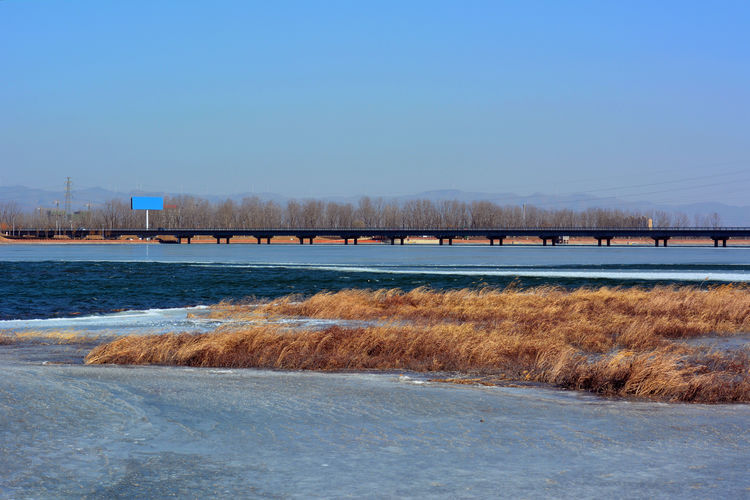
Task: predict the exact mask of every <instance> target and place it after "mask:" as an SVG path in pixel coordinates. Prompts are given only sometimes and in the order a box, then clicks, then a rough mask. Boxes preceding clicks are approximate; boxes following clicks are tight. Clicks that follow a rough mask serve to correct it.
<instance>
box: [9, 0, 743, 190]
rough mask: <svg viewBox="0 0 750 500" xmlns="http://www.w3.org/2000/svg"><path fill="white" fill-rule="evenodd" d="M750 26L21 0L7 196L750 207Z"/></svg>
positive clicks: (662, 17)
mask: <svg viewBox="0 0 750 500" xmlns="http://www.w3.org/2000/svg"><path fill="white" fill-rule="evenodd" d="M748 26H750V2H747V1H738V2H731V1H720V2H705V1H700V2H691V1H685V0H683V1H676V2H666V1H659V2H654V1H643V2H637V1H621V2H609V1H591V2H574V1H565V2H562V1H549V2H545V1H518V2H504V1H499V0H495V1H486V2H483V1H471V0H464V1H458V0H457V1H454V2H442V1H404V0H400V1H392V2H390V1H378V2H364V1H362V2H360V1H342V2H335V1H318V2H315V1H305V2H293V1H283V0H280V1H263V2H249V1H215V2H214V1H200V2H198V1H184V0H180V1H177V0H175V1H158V0H143V1H132V0H131V1H119V2H111V1H103V0H91V1H75V0H67V1H42V0H36V1H21V0H5V1H0V47H1V49H0V75H1V76H2V80H1V81H2V84H1V85H0V162H2V167H1V168H0V184H1V185H14V184H23V185H27V186H34V187H44V188H52V189H61V186H62V183H63V181H64V177H65V176H67V175H70V176H71V177H72V178H73V180H74V182H75V183H76V185H77V186H79V187H82V186H102V187H107V188H117V189H120V190H129V189H132V188H137V187H139V186H141V187H143V188H144V189H152V190H164V191H170V192H193V193H198V194H209V193H213V194H229V193H235V192H243V191H271V192H277V193H281V194H285V195H291V196H328V195H360V194H369V195H390V194H405V193H413V192H419V191H424V190H430V189H445V188H455V189H461V190H465V191H484V192H517V193H519V194H524V193H531V192H535V191H541V192H546V193H553V194H554V193H557V194H563V193H571V192H581V191H592V194H596V193H597V190H602V191H601V194H603V195H605V196H613V195H619V196H622V197H623V198H626V199H627V198H638V197H641V198H652V199H654V200H655V201H660V200H661V201H667V202H670V201H707V200H718V201H725V202H728V203H734V204H740V203H747V200H748V196H747V193H748V190H749V189H750V29H748ZM652 183H653V186H649V184H652ZM641 185H643V186H641ZM632 186H641V187H632ZM699 186H702V187H699ZM667 190H673V192H671V193H666V192H664V191H667Z"/></svg>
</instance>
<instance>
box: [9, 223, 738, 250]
mask: <svg viewBox="0 0 750 500" xmlns="http://www.w3.org/2000/svg"><path fill="white" fill-rule="evenodd" d="M14 234H15V235H16V236H20V237H24V238H36V237H39V238H50V237H53V236H54V235H63V236H67V237H69V238H73V239H76V238H86V237H87V236H89V235H94V234H95V235H102V236H104V237H105V238H120V237H121V236H126V235H133V236H137V237H139V238H142V239H146V238H156V237H157V236H172V237H174V238H176V239H177V240H178V241H181V240H183V239H184V240H187V242H188V243H189V242H190V240H191V239H192V238H194V237H196V236H211V237H213V238H216V240H217V243H218V242H221V240H225V241H226V242H227V243H229V239H231V238H233V237H236V236H250V237H254V238H257V240H258V241H257V242H258V243H260V242H261V241H266V242H267V243H270V240H271V238H273V237H277V236H291V237H296V238H298V239H299V241H300V243H304V242H305V240H307V241H309V242H310V243H312V240H313V239H314V238H316V237H319V236H322V237H336V238H340V239H343V240H344V242H345V243H347V244H348V243H349V240H352V242H353V243H354V244H356V243H357V240H359V239H362V238H382V239H385V240H390V242H391V244H395V242H396V241H399V243H401V244H403V239H404V238H407V237H410V236H412V237H414V236H427V237H432V238H435V239H437V240H438V241H439V243H440V244H443V241H446V242H447V243H448V244H449V245H450V244H452V243H453V240H454V239H458V238H466V237H482V238H486V239H488V240H489V241H490V244H494V243H495V242H497V243H498V244H500V245H502V243H503V240H504V239H505V238H508V237H535V238H539V239H540V240H541V242H542V244H544V245H546V244H547V242H548V241H549V242H550V243H551V244H552V245H554V244H556V243H557V242H558V241H559V240H560V239H561V238H562V237H564V236H569V237H590V238H593V239H594V240H596V241H597V242H598V244H599V245H602V242H605V244H606V245H607V246H609V245H610V242H611V240H612V239H614V238H650V239H652V240H654V242H655V244H656V245H657V246H658V245H659V242H663V243H664V246H666V245H667V241H668V240H669V239H670V238H704V239H705V238H710V239H712V240H714V245H715V246H718V245H719V242H721V243H722V246H726V242H727V240H729V239H731V238H750V227H716V228H708V227H702V228H654V229H647V228H575V227H556V228H484V229H449V228H442V229H399V228H387V229H381V228H346V229H340V228H337V229H335V228H329V229H326V228H318V229H302V228H297V229H295V228H287V229H278V228H248V229H227V228H213V229H194V228H172V229H168V228H158V229H66V230H54V229H37V228H32V229H20V230H16V232H15V233H14Z"/></svg>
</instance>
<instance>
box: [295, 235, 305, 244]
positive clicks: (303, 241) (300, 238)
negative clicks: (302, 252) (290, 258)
mask: <svg viewBox="0 0 750 500" xmlns="http://www.w3.org/2000/svg"><path fill="white" fill-rule="evenodd" d="M297 238H299V244H300V245H304V244H305V239H304V238H303V237H302V236H297Z"/></svg>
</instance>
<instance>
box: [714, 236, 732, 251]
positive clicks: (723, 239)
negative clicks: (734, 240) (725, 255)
mask: <svg viewBox="0 0 750 500" xmlns="http://www.w3.org/2000/svg"><path fill="white" fill-rule="evenodd" d="M711 239H712V240H714V247H718V246H719V240H721V246H722V247H725V248H726V246H727V239H728V238H717V237H715V236H713V237H711Z"/></svg>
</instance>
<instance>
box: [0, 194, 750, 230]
mask: <svg viewBox="0 0 750 500" xmlns="http://www.w3.org/2000/svg"><path fill="white" fill-rule="evenodd" d="M131 196H178V194H177V193H164V192H147V191H137V190H134V191H130V192H116V191H110V190H108V189H104V188H98V187H95V188H81V189H76V190H74V191H73V196H72V198H73V200H72V203H71V207H72V208H73V210H82V209H85V208H86V206H87V205H88V204H90V205H91V207H100V206H102V205H103V204H104V203H106V202H107V201H109V200H113V199H120V200H123V201H126V200H129V198H130V197H131ZM194 196H196V197H198V198H203V199H206V200H209V201H211V202H217V201H224V200H226V199H227V198H231V199H232V200H234V201H242V199H243V198H246V197H250V196H257V197H259V198H261V199H263V200H273V201H275V202H277V203H286V201H287V200H289V199H292V198H293V197H287V196H283V195H280V194H277V193H235V194H232V195H229V196H226V195H194ZM382 198H384V199H388V200H397V201H406V200H412V199H429V200H433V201H440V200H459V201H465V202H472V201H490V202H493V203H496V204H498V205H521V204H523V203H526V204H527V205H534V206H537V207H540V208H550V209H560V208H567V209H571V210H576V211H578V210H585V209H587V208H616V209H623V210H638V211H642V212H649V211H652V210H664V211H666V212H684V213H686V214H687V215H688V216H689V217H691V220H692V217H693V216H694V215H696V214H700V215H708V214H711V213H713V212H716V213H718V214H719V215H721V218H722V223H723V224H725V225H728V226H750V206H733V205H725V204H723V203H717V202H708V203H688V204H681V205H663V204H657V203H652V202H636V201H626V200H621V199H618V198H615V197H607V198H602V197H597V196H592V195H590V194H568V195H549V194H543V193H534V194H531V195H527V196H521V195H517V194H514V193H476V192H466V191H460V190H457V189H443V190H437V191H425V192H422V193H416V194H411V195H401V196H383V197H382ZM321 199H325V200H330V201H337V202H351V203H355V204H356V202H357V201H358V200H359V199H360V196H349V197H341V196H327V197H321ZM6 201H15V202H17V203H18V204H19V206H20V207H21V208H22V209H23V210H24V211H30V210H34V209H36V208H38V207H44V208H53V207H55V206H57V205H59V206H60V207H61V208H62V207H63V206H64V204H65V193H64V192H63V191H62V190H60V191H47V190H44V189H36V188H29V187H25V186H0V203H2V202H6Z"/></svg>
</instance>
